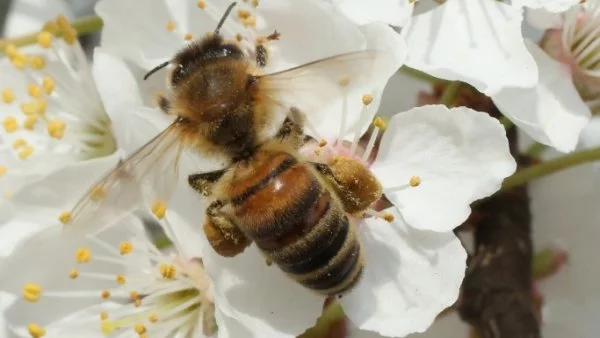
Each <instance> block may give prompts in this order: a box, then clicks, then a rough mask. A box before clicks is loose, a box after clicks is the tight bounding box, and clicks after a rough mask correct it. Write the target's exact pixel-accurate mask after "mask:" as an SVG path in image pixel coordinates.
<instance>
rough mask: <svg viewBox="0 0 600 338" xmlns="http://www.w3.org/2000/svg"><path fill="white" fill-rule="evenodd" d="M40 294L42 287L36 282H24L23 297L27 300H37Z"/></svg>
mask: <svg viewBox="0 0 600 338" xmlns="http://www.w3.org/2000/svg"><path fill="white" fill-rule="evenodd" d="M41 294H42V288H41V287H40V286H39V285H37V284H25V286H24V287H23V298H25V300H27V301H28V302H37V301H38V300H39V299H40V295H41Z"/></svg>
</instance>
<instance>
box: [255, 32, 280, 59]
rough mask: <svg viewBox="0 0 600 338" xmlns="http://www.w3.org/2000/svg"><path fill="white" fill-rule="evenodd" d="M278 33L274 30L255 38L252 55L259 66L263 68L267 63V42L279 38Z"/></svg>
mask: <svg viewBox="0 0 600 338" xmlns="http://www.w3.org/2000/svg"><path fill="white" fill-rule="evenodd" d="M279 36H280V34H279V33H278V32H277V31H274V32H273V33H272V34H271V35H269V36H265V37H259V38H258V39H257V40H256V45H255V46H254V55H255V56H256V65H257V66H258V67H260V68H263V67H265V66H266V65H267V62H268V61H269V50H268V49H267V43H268V42H269V41H274V40H279Z"/></svg>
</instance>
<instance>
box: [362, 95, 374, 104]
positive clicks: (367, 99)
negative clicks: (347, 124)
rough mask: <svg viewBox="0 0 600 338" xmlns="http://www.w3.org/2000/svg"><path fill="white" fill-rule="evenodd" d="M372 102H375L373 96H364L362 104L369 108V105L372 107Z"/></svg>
mask: <svg viewBox="0 0 600 338" xmlns="http://www.w3.org/2000/svg"><path fill="white" fill-rule="evenodd" d="M371 102H373V95H371V94H364V95H363V96H362V103H363V104H364V105H365V106H368V105H370V104H371Z"/></svg>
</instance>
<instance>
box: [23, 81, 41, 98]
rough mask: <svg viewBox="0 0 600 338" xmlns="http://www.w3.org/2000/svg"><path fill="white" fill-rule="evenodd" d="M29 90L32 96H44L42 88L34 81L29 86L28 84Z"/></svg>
mask: <svg viewBox="0 0 600 338" xmlns="http://www.w3.org/2000/svg"><path fill="white" fill-rule="evenodd" d="M27 92H28V93H29V95H30V96H31V97H34V98H36V99H37V98H39V97H40V96H42V88H41V87H40V86H38V85H37V84H35V83H32V84H30V85H29V86H27Z"/></svg>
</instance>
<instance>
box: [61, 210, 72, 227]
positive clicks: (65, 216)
mask: <svg viewBox="0 0 600 338" xmlns="http://www.w3.org/2000/svg"><path fill="white" fill-rule="evenodd" d="M58 220H59V221H60V222H61V223H62V224H67V223H69V222H70V221H71V213H70V212H68V211H63V212H61V213H60V215H58Z"/></svg>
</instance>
